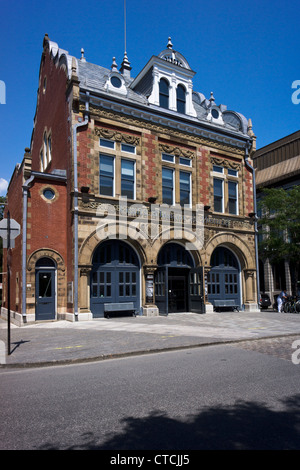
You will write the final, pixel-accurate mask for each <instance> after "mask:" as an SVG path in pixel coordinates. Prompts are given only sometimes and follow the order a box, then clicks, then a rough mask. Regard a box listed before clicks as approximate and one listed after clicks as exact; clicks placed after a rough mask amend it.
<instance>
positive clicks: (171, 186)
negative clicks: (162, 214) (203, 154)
mask: <svg viewBox="0 0 300 470" xmlns="http://www.w3.org/2000/svg"><path fill="white" fill-rule="evenodd" d="M161 158H162V161H163V166H162V202H163V203H164V204H169V205H174V204H180V205H181V206H184V205H188V206H189V207H191V205H192V172H191V171H188V168H187V167H190V168H191V167H192V160H191V159H190V158H186V157H182V156H178V155H172V154H168V153H162V157H161ZM165 162H166V163H167V165H168V166H167V165H166V164H165ZM182 166H184V167H186V170H187V171H184V170H183V169H182Z"/></svg>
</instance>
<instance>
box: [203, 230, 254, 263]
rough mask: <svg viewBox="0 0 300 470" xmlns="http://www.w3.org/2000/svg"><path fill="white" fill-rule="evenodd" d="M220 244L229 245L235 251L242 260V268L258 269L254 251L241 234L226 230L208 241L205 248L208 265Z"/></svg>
mask: <svg viewBox="0 0 300 470" xmlns="http://www.w3.org/2000/svg"><path fill="white" fill-rule="evenodd" d="M220 245H222V246H225V247H228V248H229V249H231V251H233V252H234V254H235V255H236V256H237V258H238V260H239V262H240V265H241V270H245V269H251V270H255V269H256V266H255V256H254V253H252V252H251V250H250V249H249V247H248V246H247V245H246V243H245V242H244V241H243V240H242V239H241V238H240V237H239V236H237V235H235V234H233V233H224V232H223V233H219V234H216V235H215V236H213V237H212V238H211V239H210V240H209V241H208V243H207V245H206V250H205V264H206V265H208V266H209V265H210V259H211V255H212V253H213V251H214V249H215V248H217V247H218V246H220Z"/></svg>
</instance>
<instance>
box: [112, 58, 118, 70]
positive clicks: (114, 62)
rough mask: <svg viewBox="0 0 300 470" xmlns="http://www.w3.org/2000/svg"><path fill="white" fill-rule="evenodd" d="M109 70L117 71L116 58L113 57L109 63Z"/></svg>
mask: <svg viewBox="0 0 300 470" xmlns="http://www.w3.org/2000/svg"><path fill="white" fill-rule="evenodd" d="M111 70H112V71H114V70H115V71H118V66H117V62H116V58H115V57H113V61H112V64H111Z"/></svg>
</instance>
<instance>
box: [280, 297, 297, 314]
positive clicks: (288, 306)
mask: <svg viewBox="0 0 300 470" xmlns="http://www.w3.org/2000/svg"><path fill="white" fill-rule="evenodd" d="M283 311H284V312H285V313H300V301H299V300H298V299H297V297H288V299H287V300H286V302H284V304H283Z"/></svg>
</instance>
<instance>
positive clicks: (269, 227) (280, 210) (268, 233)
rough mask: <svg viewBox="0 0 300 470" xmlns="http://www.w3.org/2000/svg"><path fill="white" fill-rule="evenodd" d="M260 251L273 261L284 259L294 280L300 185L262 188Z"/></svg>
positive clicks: (299, 243)
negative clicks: (291, 271) (291, 269)
mask: <svg viewBox="0 0 300 470" xmlns="http://www.w3.org/2000/svg"><path fill="white" fill-rule="evenodd" d="M258 207H259V209H260V211H261V218H260V219H259V227H260V228H259V235H260V237H259V240H260V242H259V252H260V257H261V258H262V259H267V258H268V259H269V260H270V261H271V262H272V263H276V262H280V261H281V260H287V261H289V262H290V266H292V268H293V269H294V272H293V280H294V282H297V280H298V279H297V278H298V270H299V260H300V186H294V187H293V188H291V189H289V190H285V189H283V188H271V189H264V190H263V193H262V197H261V200H260V202H259V205H258Z"/></svg>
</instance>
